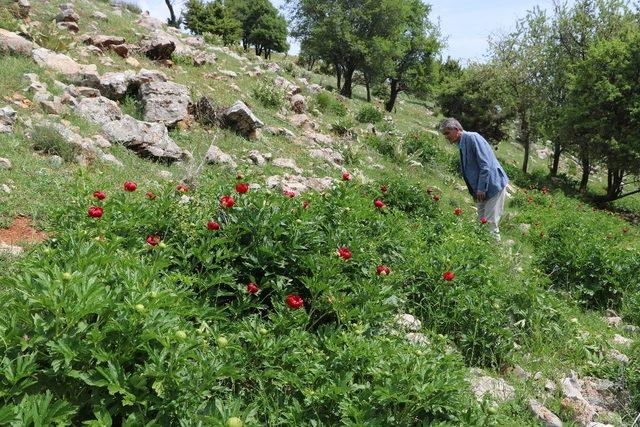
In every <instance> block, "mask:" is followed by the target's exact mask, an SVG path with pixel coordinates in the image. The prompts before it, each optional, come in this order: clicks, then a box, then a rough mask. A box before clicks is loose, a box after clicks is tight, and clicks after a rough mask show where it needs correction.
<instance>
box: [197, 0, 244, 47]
mask: <svg viewBox="0 0 640 427" xmlns="http://www.w3.org/2000/svg"><path fill="white" fill-rule="evenodd" d="M184 25H185V27H187V28H188V29H190V30H191V31H193V32H194V33H195V34H206V33H210V34H215V35H218V36H220V37H222V40H223V42H224V44H225V45H231V44H234V43H236V42H237V41H238V40H239V39H240V37H241V34H242V27H241V24H240V22H239V21H238V20H237V19H236V18H234V16H233V14H232V11H231V10H230V9H229V7H228V6H227V5H226V3H225V2H224V1H222V0H215V1H211V2H207V3H205V2H203V0H189V1H188V2H187V3H186V11H185V13H184Z"/></svg>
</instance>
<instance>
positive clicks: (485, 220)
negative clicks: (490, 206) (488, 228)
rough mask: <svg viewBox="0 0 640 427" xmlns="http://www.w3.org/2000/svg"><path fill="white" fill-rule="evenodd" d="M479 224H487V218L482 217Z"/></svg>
mask: <svg viewBox="0 0 640 427" xmlns="http://www.w3.org/2000/svg"><path fill="white" fill-rule="evenodd" d="M480 222H481V223H483V224H486V223H487V217H485V216H483V217H482V218H480Z"/></svg>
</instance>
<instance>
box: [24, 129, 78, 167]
mask: <svg viewBox="0 0 640 427" xmlns="http://www.w3.org/2000/svg"><path fill="white" fill-rule="evenodd" d="M31 146H32V147H33V149H34V150H36V151H41V152H42V153H44V154H49V155H56V156H60V157H62V159H64V161H65V162H73V161H75V158H76V156H77V155H78V154H79V153H80V150H79V149H78V148H77V147H76V146H75V145H73V144H69V143H68V142H67V141H65V139H64V138H63V137H62V136H61V135H60V134H59V133H58V132H57V131H56V130H55V129H52V128H50V127H47V126H35V127H34V128H33V131H32V132H31Z"/></svg>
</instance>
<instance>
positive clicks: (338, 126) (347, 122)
mask: <svg viewBox="0 0 640 427" xmlns="http://www.w3.org/2000/svg"><path fill="white" fill-rule="evenodd" d="M354 126H355V123H354V122H353V120H352V119H351V118H349V117H343V118H341V119H339V120H337V121H336V122H334V123H333V124H332V125H331V131H332V132H333V133H335V134H336V135H338V136H346V135H348V134H350V133H351V130H352V129H353V127H354Z"/></svg>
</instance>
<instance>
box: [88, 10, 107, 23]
mask: <svg viewBox="0 0 640 427" xmlns="http://www.w3.org/2000/svg"><path fill="white" fill-rule="evenodd" d="M91 17H92V18H93V19H97V20H100V21H106V20H107V19H108V17H107V15H105V14H104V13H102V12H100V11H97V10H96V11H95V12H93V13H92V14H91Z"/></svg>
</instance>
